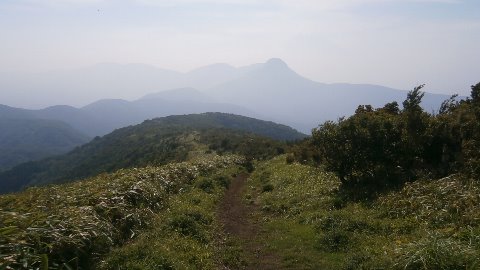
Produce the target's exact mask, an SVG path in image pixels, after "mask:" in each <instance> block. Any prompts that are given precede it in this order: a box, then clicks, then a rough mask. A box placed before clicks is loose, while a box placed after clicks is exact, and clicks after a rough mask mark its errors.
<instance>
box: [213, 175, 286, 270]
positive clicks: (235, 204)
mask: <svg viewBox="0 0 480 270" xmlns="http://www.w3.org/2000/svg"><path fill="white" fill-rule="evenodd" d="M247 178H248V175H247V174H240V175H238V176H237V177H235V178H234V179H233V180H232V182H231V183H230V186H229V188H228V190H227V191H226V192H225V196H224V198H223V200H222V201H221V202H220V207H219V213H218V217H219V220H220V222H221V223H222V224H223V227H224V230H225V233H227V234H228V235H230V236H232V237H234V238H236V239H238V240H239V241H240V243H241V244H242V248H243V250H244V252H245V255H246V257H247V261H248V264H247V266H246V268H245V269H282V267H281V266H280V260H279V258H278V257H277V256H275V254H271V253H268V252H266V251H265V249H264V248H263V247H264V244H265V243H264V241H265V240H264V239H262V238H261V235H260V233H261V213H260V211H259V209H258V207H257V206H256V205H255V204H249V205H247V204H245V202H244V201H243V192H244V190H245V185H246V182H247Z"/></svg>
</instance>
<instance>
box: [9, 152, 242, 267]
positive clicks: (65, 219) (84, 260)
mask: <svg viewBox="0 0 480 270" xmlns="http://www.w3.org/2000/svg"><path fill="white" fill-rule="evenodd" d="M243 163H244V158H242V157H239V156H233V155H224V156H216V155H209V156H205V157H204V158H200V159H197V160H195V161H192V162H184V163H172V164H168V165H165V166H161V167H146V168H140V169H138V168H134V169H122V170H119V171H117V172H115V173H112V174H102V175H99V176H96V177H93V178H91V179H86V180H85V181H78V182H75V183H68V184H64V185H55V186H49V187H40V188H31V189H28V190H27V191H24V192H21V193H16V194H8V195H1V196H0V269H99V264H101V262H102V261H101V259H102V257H104V256H105V254H107V253H108V252H109V251H110V250H111V249H112V248H115V247H118V246H123V245H125V244H127V243H128V242H131V241H133V240H135V239H136V238H137V237H138V236H142V235H143V234H144V233H145V232H146V231H148V230H149V229H153V228H156V226H157V224H158V220H160V221H161V222H163V225H166V227H167V228H165V231H164V232H165V233H168V234H169V236H170V237H171V236H173V235H175V234H176V235H177V236H178V237H177V240H178V241H176V243H175V244H176V245H178V244H179V242H180V241H181V240H182V235H180V234H179V233H178V232H179V230H180V229H182V228H184V227H185V225H184V224H187V225H186V226H188V224H189V223H188V222H189V221H192V222H193V223H192V224H190V225H191V226H192V227H193V228H194V229H196V228H197V226H199V227H198V229H201V228H200V226H205V227H207V228H211V227H212V226H213V225H214V224H212V223H211V222H197V221H198V220H191V218H192V216H191V215H193V217H199V218H198V219H201V220H206V221H210V220H211V219H212V217H211V216H212V215H213V212H212V211H210V212H209V213H206V212H205V211H200V210H202V209H200V206H202V207H203V205H204V204H205V203H208V201H209V200H210V201H212V202H210V203H208V204H209V205H214V203H215V202H214V197H213V195H214V194H216V195H215V197H219V196H221V194H222V193H223V190H224V188H225V184H226V182H225V181H228V179H229V178H230V177H231V174H233V173H236V172H237V171H238V170H239V169H240V167H239V166H240V165H242V164H243ZM206 184H207V185H206ZM206 187H208V188H206ZM207 191H208V192H207ZM180 199H181V200H180ZM188 200H194V201H195V202H196V205H194V204H187V201H188ZM182 201H184V202H185V205H187V206H188V205H190V208H189V209H183V210H182V211H181V212H177V213H175V215H174V214H172V209H176V208H177V207H175V205H178V204H179V203H182ZM177 211H178V210H177ZM164 216H166V217H168V219H164V218H163V217H164ZM188 218H190V219H188ZM185 219H187V220H186V221H184V220H185ZM182 221H183V222H182ZM207 228H205V229H207ZM205 229H204V230H205ZM183 241H185V240H183ZM211 247H212V246H211V245H210V248H211ZM191 248H194V250H191V251H190V253H189V254H190V255H192V257H191V259H197V258H199V257H200V259H201V257H202V255H203V254H198V252H197V251H198V250H195V248H204V249H205V246H204V245H203V244H202V243H197V244H196V246H191ZM179 252H180V251H179ZM183 252H186V250H183ZM172 253H177V254H178V252H175V251H171V252H170V254H158V253H157V256H156V258H157V259H156V261H152V262H151V263H152V264H155V265H156V268H155V269H165V268H164V267H159V266H160V265H159V262H160V261H161V260H165V259H164V256H166V255H172ZM209 253H210V257H212V256H214V255H217V254H218V253H214V252H209ZM167 259H168V258H167ZM190 261H191V260H190ZM132 263H133V264H135V263H137V264H139V262H134V261H133V259H132ZM176 268H179V267H176ZM180 268H182V267H180ZM112 269H119V268H118V265H117V266H115V265H114V266H113V267H112ZM125 269H133V268H125ZM134 269H142V268H134Z"/></svg>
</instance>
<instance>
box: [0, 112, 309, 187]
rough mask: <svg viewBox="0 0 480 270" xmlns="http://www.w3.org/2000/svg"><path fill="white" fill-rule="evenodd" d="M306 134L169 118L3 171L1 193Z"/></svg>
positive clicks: (239, 119) (252, 150) (216, 116)
mask: <svg viewBox="0 0 480 270" xmlns="http://www.w3.org/2000/svg"><path fill="white" fill-rule="evenodd" d="M305 137H306V135H305V134H302V133H299V132H298V131H296V130H294V129H292V128H290V127H287V126H284V125H280V124H275V123H273V122H268V121H262V120H257V119H254V118H249V117H244V116H238V115H233V114H224V113H204V114H192V115H183V116H168V117H163V118H156V119H153V120H149V121H145V122H143V123H142V124H139V125H136V126H130V127H126V128H122V129H118V130H116V131H114V132H112V133H110V134H108V135H106V136H104V137H102V138H99V137H97V138H95V139H94V140H92V141H91V142H90V143H87V144H85V145H83V146H80V147H77V148H75V149H74V150H73V151H71V152H69V153H67V154H65V155H61V156H57V157H52V158H48V159H44V160H41V161H33V162H28V163H23V164H20V165H18V166H16V167H14V168H12V169H11V170H8V171H5V172H3V173H0V193H4V192H11V191H17V190H19V189H20V188H22V187H26V186H31V185H41V184H48V183H59V182H64V181H72V180H76V179H79V178H83V177H88V176H94V175H97V174H99V173H102V172H112V171H115V170H117V169H120V168H129V167H134V166H147V165H160V164H165V163H168V162H172V161H183V160H186V159H187V158H188V157H189V155H190V153H191V151H200V152H201V154H202V155H203V154H205V153H208V152H209V151H215V152H217V153H220V154H221V153H223V152H233V153H239V154H242V155H251V156H253V157H255V158H262V157H264V156H266V155H267V156H268V155H272V154H278V153H277V152H275V153H270V152H271V151H279V152H281V151H283V150H282V147H283V145H282V144H283V143H282V142H281V141H285V140H298V139H302V138H305Z"/></svg>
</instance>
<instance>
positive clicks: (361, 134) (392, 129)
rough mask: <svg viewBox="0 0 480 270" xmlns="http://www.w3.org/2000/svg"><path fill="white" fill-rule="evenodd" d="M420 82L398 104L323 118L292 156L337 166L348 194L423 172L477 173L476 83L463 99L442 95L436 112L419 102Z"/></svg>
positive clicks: (373, 190) (479, 111)
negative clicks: (427, 111)
mask: <svg viewBox="0 0 480 270" xmlns="http://www.w3.org/2000/svg"><path fill="white" fill-rule="evenodd" d="M422 88H423V85H421V86H419V87H416V88H415V89H414V90H412V91H410V92H409V93H408V95H407V98H406V100H405V101H404V102H403V109H402V110H399V108H398V104H396V103H395V102H393V103H388V104H386V105H385V106H384V107H383V108H379V109H374V108H372V107H371V106H369V105H362V106H359V107H358V108H357V110H356V112H355V114H354V115H353V116H351V117H349V118H347V119H344V118H342V119H340V120H339V121H338V122H331V121H330V122H325V123H324V124H322V125H320V126H319V127H318V128H316V129H314V130H313V132H312V139H311V140H310V141H308V140H307V141H305V142H303V143H302V144H299V145H298V146H297V149H294V153H295V157H296V159H297V160H299V161H300V162H304V163H305V160H310V161H313V162H314V163H317V164H322V165H324V166H325V167H326V168H327V169H328V170H331V171H334V172H336V173H337V175H338V176H339V178H340V180H341V182H342V188H343V189H344V191H346V194H347V196H348V197H350V198H353V199H355V198H365V197H373V196H376V195H377V193H378V192H382V191H383V190H386V189H387V190H390V189H392V188H396V187H399V186H401V185H402V184H403V183H405V182H408V181H414V180H416V179H418V178H423V177H442V176H446V175H448V174H451V173H456V172H462V173H466V174H468V175H470V176H478V175H480V154H479V153H480V151H479V150H480V143H479V142H480V135H479V134H480V106H477V105H476V104H478V102H479V101H478V100H477V99H479V98H478V92H479V91H480V90H479V89H480V84H477V85H475V86H472V97H471V98H470V99H467V100H466V101H461V102H458V101H456V99H455V98H456V96H452V97H451V98H450V99H448V100H446V101H445V102H444V103H443V104H442V106H441V108H440V111H439V114H438V115H431V114H428V113H426V112H424V111H423V110H422V108H421V107H420V103H421V101H422V98H423V96H424V93H423V92H421V89H422ZM312 149H313V151H314V153H315V154H312ZM315 155H317V156H315ZM307 162H308V161H307Z"/></svg>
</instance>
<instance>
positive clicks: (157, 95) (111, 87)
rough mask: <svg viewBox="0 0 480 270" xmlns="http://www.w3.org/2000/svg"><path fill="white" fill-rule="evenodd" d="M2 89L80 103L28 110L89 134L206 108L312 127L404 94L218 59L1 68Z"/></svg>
mask: <svg viewBox="0 0 480 270" xmlns="http://www.w3.org/2000/svg"><path fill="white" fill-rule="evenodd" d="M414 86H415V85H412V88H413V87H414ZM0 90H1V91H0V100H2V101H3V102H5V103H6V104H25V106H41V105H46V104H52V103H53V104H70V105H75V106H77V107H78V108H75V107H71V106H60V107H59V106H54V107H48V108H47V109H42V110H36V111H30V112H29V113H30V114H32V113H33V114H35V115H36V117H39V118H43V119H53V120H60V121H64V122H66V123H68V124H70V125H71V126H72V127H74V128H76V129H79V130H80V131H82V132H83V133H85V134H87V135H89V136H97V135H104V134H107V133H109V132H111V131H112V130H114V129H115V128H120V127H123V126H127V125H131V124H138V123H140V122H141V121H143V120H146V119H150V118H153V117H161V116H166V115H172V114H189V113H202V112H208V111H219V112H227V113H235V114H241V115H247V116H252V117H256V118H261V119H267V120H273V121H276V122H279V123H283V124H288V125H291V126H292V127H294V128H297V129H299V130H301V131H303V132H309V131H310V129H311V128H313V127H316V126H318V125H319V124H321V123H322V122H323V121H325V120H336V119H337V118H338V117H341V116H345V115H350V114H352V113H353V112H354V109H355V107H356V106H357V105H359V104H370V105H373V106H374V107H378V106H383V105H384V104H385V103H387V102H391V101H397V102H399V103H400V104H401V102H402V101H403V100H404V99H405V97H406V94H407V91H404V90H397V89H392V88H388V87H383V86H378V85H367V84H340V83H339V84H324V83H319V82H315V81H312V80H309V79H306V78H304V77H302V76H300V75H299V74H297V73H296V72H295V71H293V70H291V69H290V68H289V67H288V65H287V64H286V63H285V62H283V61H282V60H280V59H270V60H269V61H267V62H266V63H261V64H253V65H250V66H245V67H240V68H235V67H232V66H229V65H227V64H214V65H210V66H206V67H202V68H199V69H196V70H193V71H190V72H187V73H180V72H175V71H170V70H165V69H159V68H155V67H152V66H148V65H141V64H130V65H118V64H99V65H95V66H92V67H88V68H83V69H76V70H69V71H62V72H47V73H42V74H18V73H17V74H12V73H11V74H6V73H3V74H0ZM105 98H112V99H105ZM447 98H448V96H446V95H438V94H428V93H427V94H426V95H425V98H424V101H423V106H424V108H425V109H426V110H427V111H429V112H430V111H434V110H438V108H439V106H440V104H441V102H442V101H443V100H445V99H447ZM95 100H97V101H95ZM127 100H131V101H127ZM80 104H89V105H86V106H80Z"/></svg>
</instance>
